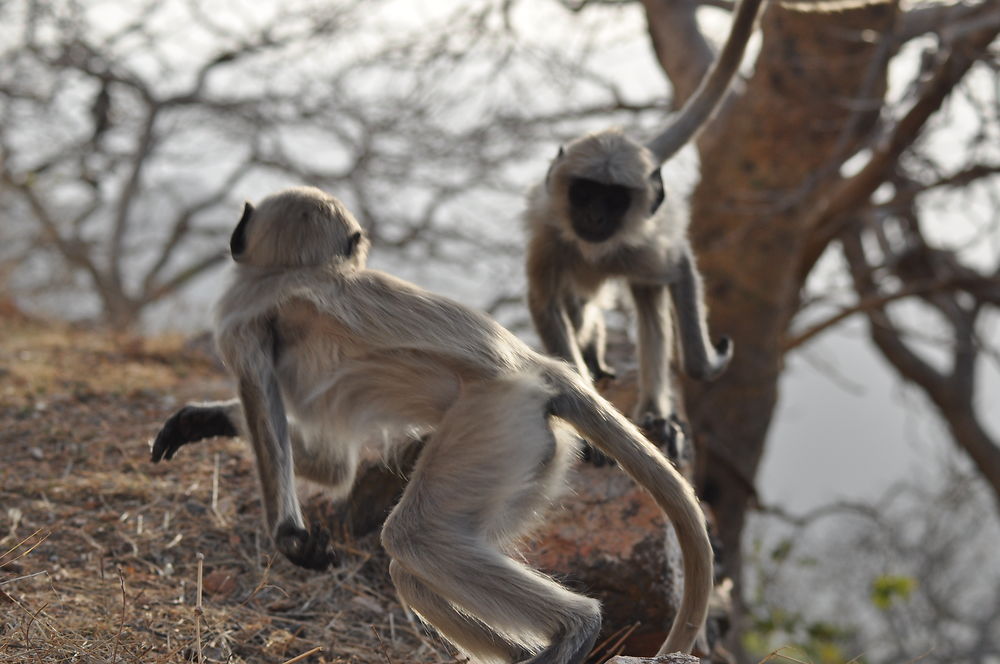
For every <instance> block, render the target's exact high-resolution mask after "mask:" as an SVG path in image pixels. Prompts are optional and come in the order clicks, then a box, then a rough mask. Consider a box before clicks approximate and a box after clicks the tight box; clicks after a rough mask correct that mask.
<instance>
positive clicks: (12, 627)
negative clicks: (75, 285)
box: [0, 310, 458, 664]
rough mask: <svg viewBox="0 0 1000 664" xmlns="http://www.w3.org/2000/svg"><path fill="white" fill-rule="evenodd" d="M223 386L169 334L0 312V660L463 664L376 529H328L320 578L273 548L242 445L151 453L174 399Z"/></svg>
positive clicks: (319, 504) (311, 507)
mask: <svg viewBox="0 0 1000 664" xmlns="http://www.w3.org/2000/svg"><path fill="white" fill-rule="evenodd" d="M229 394H230V389H229V387H228V385H227V382H226V379H225V377H224V375H223V374H222V372H221V370H220V369H219V368H218V367H217V366H216V365H215V363H214V361H213V360H212V359H211V358H210V357H209V356H208V355H207V354H205V353H204V352H200V351H198V350H195V349H193V348H189V347H186V346H185V345H184V342H183V341H182V340H180V339H155V340H151V339H138V338H134V337H109V336H107V334H106V333H97V332H91V331H85V330H78V329H77V330H75V329H72V328H70V327H68V326H64V325H60V324H53V323H47V322H44V323H43V322H38V321H32V320H28V319H26V318H24V317H21V316H19V315H17V314H16V313H14V312H12V311H5V310H0V662H3V663H6V662H42V663H49V662H144V663H146V662H189V661H196V662H197V661H199V658H201V659H202V660H203V661H206V662H254V663H257V662H276V663H284V662H310V663H319V662H345V663H346V662H382V663H383V664H406V663H410V662H413V663H423V662H428V663H430V662H454V661H458V660H456V659H455V657H454V656H453V655H452V654H451V651H450V649H449V647H448V646H446V645H445V644H444V643H443V642H441V641H440V639H438V638H437V637H436V636H434V635H433V634H432V632H430V631H429V630H427V629H426V628H424V627H422V626H421V625H420V624H419V623H418V622H417V621H416V619H415V618H414V617H413V616H412V615H410V614H408V613H407V612H406V611H404V610H403V608H402V607H401V606H400V605H399V603H398V602H397V601H396V598H395V594H394V592H393V590H392V588H391V586H390V585H389V580H388V574H387V561H386V559H385V557H384V555H382V553H381V551H380V549H379V547H378V542H377V539H376V538H375V537H374V536H372V537H368V538H366V539H364V540H352V539H350V538H348V537H346V536H345V537H338V538H336V539H337V540H338V542H340V544H338V547H339V551H340V553H341V559H342V563H341V565H340V567H339V568H338V569H334V570H331V571H328V572H325V573H321V574H317V573H313V572H308V571H304V570H300V569H298V568H295V567H294V566H292V565H291V564H290V563H288V562H287V561H286V560H284V559H283V558H281V557H279V556H276V555H275V552H274V549H273V547H272V546H271V543H270V541H269V539H268V538H267V536H266V534H265V533H264V532H263V529H262V527H261V526H262V522H261V514H260V504H259V501H258V496H257V484H256V478H255V474H254V466H253V461H252V457H251V455H250V453H249V450H247V449H246V448H245V446H244V445H243V443H241V442H240V441H237V440H215V441H206V442H205V443H203V444H200V445H192V446H190V447H186V448H184V450H182V451H181V452H180V454H178V456H177V457H176V458H175V459H174V460H173V461H172V462H169V463H160V464H156V465H154V464H152V463H150V462H149V459H148V456H149V441H150V439H151V437H152V436H153V435H154V434H155V433H156V431H157V429H158V425H159V423H161V422H162V421H163V420H164V419H165V418H166V417H167V416H168V415H169V414H170V413H171V412H173V410H174V409H176V408H177V407H178V406H179V405H181V404H182V403H183V402H185V401H187V400H195V399H205V398H221V397H226V396H228V395H229ZM328 503H329V501H328V500H326V499H324V497H323V496H321V495H320V496H312V497H311V498H310V499H309V500H308V501H307V513H311V514H312V515H314V516H315V515H316V514H317V512H318V511H319V510H322V509H323V506H324V505H328ZM199 554H203V555H204V562H203V582H202V588H203V590H202V593H201V600H202V605H203V608H202V610H201V611H199V609H198V608H197V601H198V556H199ZM320 649H321V650H320Z"/></svg>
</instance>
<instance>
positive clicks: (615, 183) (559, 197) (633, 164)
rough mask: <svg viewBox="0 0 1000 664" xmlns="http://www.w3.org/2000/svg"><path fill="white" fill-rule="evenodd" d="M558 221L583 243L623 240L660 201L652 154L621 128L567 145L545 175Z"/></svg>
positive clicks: (660, 183)
mask: <svg viewBox="0 0 1000 664" xmlns="http://www.w3.org/2000/svg"><path fill="white" fill-rule="evenodd" d="M548 186H549V192H550V194H551V196H552V199H553V201H554V202H555V204H556V206H557V210H558V211H559V212H560V213H561V214H559V217H560V218H561V219H562V220H563V223H564V224H568V226H569V228H568V229H567V230H571V231H572V232H573V233H574V234H575V235H576V236H577V237H579V238H580V239H581V240H584V241H586V242H594V243H598V242H606V241H608V240H610V239H612V238H613V237H615V236H616V235H619V236H623V235H627V234H628V232H629V231H630V230H631V229H632V228H634V227H636V226H637V225H639V224H641V223H642V221H643V220H645V219H646V218H648V217H649V216H650V215H651V214H652V213H653V212H655V211H656V209H657V208H659V206H660V203H662V202H663V179H662V177H661V176H660V169H659V167H658V165H657V162H656V161H655V159H654V157H653V154H652V153H651V152H650V151H649V150H648V149H647V148H645V147H644V146H643V145H641V144H640V143H638V142H636V141H634V140H632V139H630V138H629V137H627V136H626V135H625V134H624V132H622V130H620V129H609V130H605V131H601V132H596V133H593V134H588V135H586V136H583V137H581V138H578V139H576V140H574V141H573V142H571V143H569V144H568V145H567V146H566V147H565V149H563V148H560V150H559V154H558V155H557V156H556V158H555V161H553V163H552V166H551V168H550V170H549V178H548Z"/></svg>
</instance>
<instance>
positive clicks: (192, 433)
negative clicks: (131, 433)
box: [150, 406, 237, 463]
mask: <svg viewBox="0 0 1000 664" xmlns="http://www.w3.org/2000/svg"><path fill="white" fill-rule="evenodd" d="M235 435H237V431H236V426H235V425H234V424H233V421H232V420H230V419H229V416H228V415H227V414H226V412H225V411H224V410H223V409H222V408H219V407H217V406H184V407H183V408H181V409H180V410H178V411H177V412H176V413H174V414H173V415H171V416H170V417H169V418H168V419H167V421H166V422H164V423H163V427H162V428H161V429H160V432H159V433H158V434H156V440H154V441H153V449H152V452H151V454H150V458H151V459H152V461H153V463H156V462H157V461H159V460H160V459H166V460H168V461H169V460H170V459H172V458H173V457H174V454H176V453H177V450H178V449H180V448H181V447H183V446H184V445H187V444H188V443H195V442H197V441H199V440H202V439H204V438H211V437H213V436H235Z"/></svg>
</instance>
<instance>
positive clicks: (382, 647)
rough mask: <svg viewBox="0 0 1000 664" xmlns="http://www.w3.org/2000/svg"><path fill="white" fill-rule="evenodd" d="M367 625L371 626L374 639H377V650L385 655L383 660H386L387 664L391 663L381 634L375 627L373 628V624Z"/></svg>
mask: <svg viewBox="0 0 1000 664" xmlns="http://www.w3.org/2000/svg"><path fill="white" fill-rule="evenodd" d="M369 627H371V628H372V634H374V635H375V639H376V640H378V648H379V652H381V653H382V656H383V657H385V661H386V662H388V664H392V659H391V658H390V657H389V652H388V650H387V649H386V647H385V641H383V640H382V635H381V634H379V633H378V630H377V629H375V625H369Z"/></svg>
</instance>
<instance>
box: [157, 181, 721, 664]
mask: <svg viewBox="0 0 1000 664" xmlns="http://www.w3.org/2000/svg"><path fill="white" fill-rule="evenodd" d="M231 250H232V255H233V259H234V260H235V261H236V265H235V266H234V273H233V278H232V283H231V285H230V286H229V289H228V290H227V291H226V292H225V294H224V295H223V296H222V298H221V301H220V302H219V305H218V309H217V322H216V341H217V344H218V346H219V349H220V351H221V354H222V357H223V359H224V361H225V363H226V366H227V368H228V369H229V371H230V372H231V373H232V375H233V377H234V378H235V381H236V385H237V388H238V394H239V399H238V400H235V399H234V400H233V401H229V402H218V403H207V404H194V405H189V406H185V407H184V408H182V409H180V410H179V411H178V412H176V413H175V414H174V415H173V416H171V417H170V419H169V420H167V422H166V423H165V424H164V426H163V428H162V430H161V431H160V432H159V434H158V435H157V437H156V440H155V441H154V443H153V449H152V459H153V461H159V460H160V459H162V458H166V459H170V458H171V457H173V455H174V454H175V453H176V452H177V450H178V448H180V447H181V446H182V445H185V444H186V443H190V442H194V441H196V440H200V439H202V438H206V437H209V436H214V435H232V434H233V433H235V432H236V431H237V430H238V431H239V432H240V433H242V434H243V435H244V436H245V437H246V438H248V439H249V441H250V443H251V444H252V446H253V450H254V454H255V455H256V458H257V469H258V472H259V475H260V485H261V490H262V496H263V505H264V513H265V515H266V520H267V527H268V528H269V530H270V533H271V535H272V536H273V538H274V542H275V544H276V545H277V548H278V550H279V551H281V552H282V553H283V554H284V555H285V556H286V557H287V558H288V559H289V560H290V561H292V562H293V563H295V564H297V565H301V566H303V567H307V568H311V569H325V568H326V567H327V566H328V565H329V564H330V563H331V562H332V561H333V554H332V552H331V551H330V549H329V546H328V542H329V539H328V538H329V535H328V534H327V533H326V531H325V530H322V529H320V528H317V527H316V526H313V528H312V529H309V528H308V527H307V524H306V523H305V521H304V519H303V516H302V512H301V510H300V506H299V501H298V499H297V497H296V493H295V489H294V486H293V483H294V476H295V475H299V476H302V477H305V478H308V479H310V480H313V481H316V482H320V483H323V484H326V485H329V486H332V487H334V488H335V489H339V490H340V491H341V492H344V493H346V491H347V490H348V489H349V488H350V486H351V483H352V481H353V479H354V474H355V470H356V467H357V464H358V459H359V456H360V454H361V452H362V450H364V449H365V448H366V447H368V446H372V447H377V448H378V449H381V448H382V447H384V445H385V441H387V440H388V441H395V440H403V439H405V438H406V437H407V436H406V435H407V434H412V433H414V432H417V433H421V434H424V435H427V436H428V440H427V442H426V444H425V447H424V449H423V451H422V452H421V454H420V457H419V459H418V461H417V464H416V467H415V468H414V470H413V474H412V477H411V479H410V481H409V484H408V486H407V487H406V490H405V492H404V493H403V497H402V498H401V499H400V502H399V504H398V505H396V507H395V508H394V509H393V511H392V513H391V514H390V515H389V517H388V519H387V520H386V523H385V526H384V529H383V531H382V544H383V546H384V547H385V550H386V552H387V553H388V554H389V556H390V558H391V559H392V560H391V564H390V566H389V572H390V574H391V576H392V579H393V582H394V583H395V585H396V588H397V590H398V592H399V596H400V598H401V599H402V601H403V602H405V603H406V604H407V605H409V607H410V608H412V609H413V610H414V611H415V612H416V613H418V614H419V615H420V616H421V617H422V618H423V619H424V620H426V621H427V622H428V623H430V624H431V625H433V626H434V627H435V628H436V629H437V630H438V631H439V632H440V633H441V634H442V635H444V636H445V637H446V638H447V639H448V640H450V641H451V642H452V643H454V644H455V645H456V646H457V647H458V648H460V649H461V650H463V651H464V652H466V653H468V654H470V655H472V656H473V657H475V658H477V659H478V660H482V661H504V662H531V663H532V664H543V663H544V664H571V663H578V662H582V661H583V660H584V658H585V657H586V656H587V654H588V653H589V652H590V650H591V648H592V647H593V644H594V640H595V638H596V637H597V634H598V631H599V629H600V625H601V614H600V606H599V603H598V602H597V601H596V600H594V599H592V598H589V597H585V596H584V595H580V594H577V593H575V592H572V591H570V590H569V589H567V588H566V587H564V586H562V585H560V584H559V583H557V582H556V581H554V580H552V579H550V578H548V577H546V576H544V575H542V574H541V573H539V572H537V571H535V570H533V569H531V568H529V567H527V566H525V565H524V564H523V562H521V561H520V559H518V558H517V557H515V555H514V553H515V545H516V543H517V541H518V540H519V539H520V538H521V537H522V536H524V535H525V534H526V533H527V531H528V530H529V528H530V527H531V526H532V525H533V524H534V523H536V522H537V521H538V519H539V515H540V514H541V513H542V512H543V510H544V508H545V507H546V506H547V505H548V504H549V503H551V502H552V500H553V498H554V497H555V496H556V495H557V494H558V493H559V491H560V489H561V487H562V486H563V484H564V476H565V473H566V470H567V467H568V465H569V464H570V462H571V461H572V459H573V457H574V456H575V455H576V454H577V453H578V449H577V442H576V440H577V439H576V437H575V436H573V435H567V432H566V431H563V430H562V429H563V428H564V427H565V426H567V425H568V426H569V427H572V428H573V429H575V430H576V432H577V433H578V434H579V435H580V436H582V437H583V438H585V439H586V440H587V441H589V442H590V443H591V444H592V445H595V446H596V447H597V448H599V449H600V450H602V451H603V452H604V453H605V454H607V455H608V456H610V457H612V458H613V459H615V460H616V461H617V462H618V463H619V464H620V465H621V467H622V468H623V469H624V470H625V471H626V472H627V473H629V474H630V475H631V476H632V477H633V478H634V479H635V480H636V481H637V482H638V483H639V484H640V485H642V486H643V487H644V488H645V489H646V490H648V491H649V493H650V494H652V496H653V498H655V500H656V502H657V503H658V504H659V506H660V507H661V508H662V509H663V511H664V512H665V513H666V514H667V516H668V517H669V518H670V520H671V521H672V522H673V525H674V528H675V530H676V532H677V538H678V541H679V543H680V547H681V550H682V553H683V558H684V565H683V569H684V594H683V597H682V600H681V603H680V607H679V608H678V611H677V617H676V620H675V621H674V624H673V626H672V628H671V630H670V633H669V635H668V636H667V639H666V641H665V642H664V644H663V647H662V648H661V651H660V652H661V653H666V652H674V651H683V652H689V651H690V650H691V647H692V644H693V643H694V641H695V637H696V635H697V634H698V631H699V630H700V629H701V627H702V624H703V622H704V620H705V615H706V610H707V607H708V597H709V592H710V591H711V588H712V551H711V547H710V545H709V540H708V535H707V533H706V531H705V522H704V517H703V515H702V512H701V509H700V507H699V505H698V503H697V501H696V499H695V496H694V492H693V490H692V489H691V486H690V485H689V484H688V483H687V482H686V481H685V480H684V479H683V478H682V477H681V476H680V475H679V474H678V473H677V471H676V470H674V468H673V467H672V466H671V465H670V463H669V462H668V461H667V460H666V459H665V457H664V456H663V455H662V454H661V453H660V451H659V450H657V449H656V448H655V447H654V446H653V445H652V444H650V443H649V442H648V441H647V440H646V439H645V438H644V437H643V436H642V435H641V433H640V432H639V430H638V429H636V427H635V426H634V425H633V424H632V423H631V422H629V421H628V420H627V419H626V418H625V417H624V416H622V415H621V414H620V413H618V411H617V410H615V408H614V407H613V406H611V405H610V404H609V403H608V402H607V401H605V400H604V399H603V398H602V397H601V396H599V395H598V394H597V393H596V392H595V390H594V389H593V387H592V386H591V385H590V382H589V381H588V380H584V379H583V378H582V377H581V376H580V375H579V374H578V373H577V372H576V371H575V370H574V369H573V368H572V367H571V366H569V365H568V364H566V363H565V362H563V361H562V360H558V359H554V358H549V357H546V356H543V355H540V354H538V353H536V352H534V351H532V350H531V349H530V348H528V347H527V346H526V345H525V344H524V343H522V342H521V341H520V340H518V339H517V338H516V337H515V336H514V335H513V334H511V333H510V332H508V331H507V330H506V329H504V328H503V327H501V326H500V325H499V324H497V323H496V322H495V321H493V320H492V319H491V318H489V317H488V316H486V315H484V314H482V313H479V312H476V311H473V310H471V309H468V308H466V307H464V306H462V305H460V304H458V303H456V302H453V301H452V300H450V299H447V298H444V297H441V296H438V295H435V294H433V293H430V292H427V291H425V290H422V289H420V288H418V287H417V286H414V285H412V284H410V283H407V282H405V281H402V280H400V279H396V278H395V277H392V276H390V275H388V274H385V273H383V272H378V271H375V270H369V269H366V268H365V261H366V256H367V253H368V240H367V238H366V236H365V234H364V233H363V231H362V229H361V227H360V226H359V224H358V222H357V221H356V220H355V219H354V217H353V216H352V215H351V213H350V212H349V211H348V210H347V209H346V208H345V207H344V206H343V205H342V204H341V203H340V202H339V201H338V200H337V199H335V198H333V197H331V196H328V195H326V194H324V193H323V192H321V191H319V190H318V189H313V188H296V189H289V190H286V191H283V192H280V193H278V194H275V195H273V196H269V197H267V198H265V199H264V200H263V201H262V202H261V203H260V204H259V206H258V207H256V208H254V207H253V206H252V205H251V204H249V203H247V205H246V207H245V209H244V213H243V217H242V219H241V220H240V222H239V224H238V225H237V227H236V229H235V231H234V232H233V235H232V240H231Z"/></svg>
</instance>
